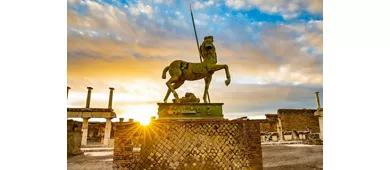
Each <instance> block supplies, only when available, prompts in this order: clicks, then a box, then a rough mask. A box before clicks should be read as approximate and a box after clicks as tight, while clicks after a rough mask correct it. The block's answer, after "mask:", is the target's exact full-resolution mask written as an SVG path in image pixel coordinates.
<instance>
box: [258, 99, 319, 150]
mask: <svg viewBox="0 0 390 170" xmlns="http://www.w3.org/2000/svg"><path fill="white" fill-rule="evenodd" d="M315 96H316V102H317V109H278V110H277V114H266V115H265V116H266V119H263V120H260V129H261V140H262V141H263V142H266V141H273V142H278V141H307V140H314V141H315V142H314V143H315V144H322V141H318V140H317V139H320V140H322V138H323V137H322V112H323V109H322V108H321V107H320V102H319V97H318V92H315ZM309 144H313V142H311V143H309Z"/></svg>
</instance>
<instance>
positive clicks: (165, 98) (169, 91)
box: [164, 88, 171, 103]
mask: <svg viewBox="0 0 390 170" xmlns="http://www.w3.org/2000/svg"><path fill="white" fill-rule="evenodd" d="M170 94H171V90H170V89H169V88H168V90H167V94H166V95H165V97H164V103H166V102H167V100H168V97H169V95H170Z"/></svg>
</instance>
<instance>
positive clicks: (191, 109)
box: [157, 103, 223, 119]
mask: <svg viewBox="0 0 390 170" xmlns="http://www.w3.org/2000/svg"><path fill="white" fill-rule="evenodd" d="M157 105H158V119H223V113H222V105H223V103H157Z"/></svg>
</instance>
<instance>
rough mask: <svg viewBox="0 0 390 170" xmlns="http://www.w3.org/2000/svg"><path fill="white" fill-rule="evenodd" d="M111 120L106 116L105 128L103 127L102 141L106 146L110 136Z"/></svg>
mask: <svg viewBox="0 0 390 170" xmlns="http://www.w3.org/2000/svg"><path fill="white" fill-rule="evenodd" d="M111 120H112V118H106V128H105V129H104V142H103V145H105V146H108V142H109V141H110V138H111V136H110V135H111Z"/></svg>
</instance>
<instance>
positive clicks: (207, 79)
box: [203, 75, 212, 103]
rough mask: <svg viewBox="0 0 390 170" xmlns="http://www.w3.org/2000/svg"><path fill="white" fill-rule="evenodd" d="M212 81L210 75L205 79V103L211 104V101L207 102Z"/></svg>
mask: <svg viewBox="0 0 390 170" xmlns="http://www.w3.org/2000/svg"><path fill="white" fill-rule="evenodd" d="M211 79H212V75H209V76H207V77H206V78H205V79H204V82H205V86H204V93H203V101H204V103H210V100H209V101H207V94H208V93H209V87H210V82H211Z"/></svg>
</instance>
